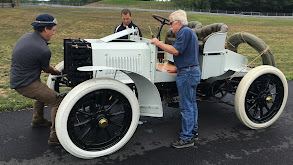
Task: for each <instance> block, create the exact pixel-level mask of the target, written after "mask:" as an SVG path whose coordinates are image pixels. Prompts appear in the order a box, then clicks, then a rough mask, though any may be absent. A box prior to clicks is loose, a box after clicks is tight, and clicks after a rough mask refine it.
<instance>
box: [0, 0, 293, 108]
mask: <svg viewBox="0 0 293 165" xmlns="http://www.w3.org/2000/svg"><path fill="white" fill-rule="evenodd" d="M109 1H110V0H109ZM103 2H104V1H103ZM123 2H124V1H123ZM130 5H131V4H130ZM129 8H130V7H129ZM43 13H49V14H52V15H53V16H54V17H56V18H57V19H58V22H59V24H58V27H57V32H56V35H55V36H54V37H53V38H52V41H50V42H51V44H50V49H51V51H52V58H51V63H52V65H56V64H58V63H59V62H60V61H62V60H63V50H62V47H63V39H64V38H82V39H86V38H87V39H89V38H102V37H105V36H107V35H110V34H112V33H113V31H114V28H115V27H116V26H117V25H118V24H120V23H121V18H120V10H99V9H81V8H53V7H17V8H12V9H3V8H2V9H0V18H1V21H0V35H1V40H0V68H1V69H0V112H3V111H11V110H19V109H24V108H29V107H31V106H32V103H33V100H31V99H27V98H25V97H23V96H20V95H19V94H17V93H16V92H15V91H14V90H11V89H9V73H10V64H11V53H12V50H13V48H14V46H15V44H16V42H17V41H18V39H19V38H20V37H21V36H22V35H23V34H24V33H30V32H32V31H33V30H32V27H31V26H30V23H31V22H32V21H34V19H35V18H36V17H37V16H38V15H39V14H43ZM132 13H133V22H134V23H135V24H137V25H138V26H139V27H140V29H141V31H142V34H143V36H144V37H145V38H151V35H150V34H149V30H148V26H150V27H151V28H152V29H153V33H154V34H156V32H155V30H154V29H157V27H158V26H159V25H160V23H159V22H158V21H155V20H154V19H153V18H152V14H159V15H162V16H165V17H168V16H169V14H170V13H168V12H161V13H160V12H155V13H153V12H141V11H133V12H132ZM188 20H189V21H200V22H201V23H202V24H203V25H204V26H206V25H209V24H212V23H217V22H222V23H225V24H227V25H228V27H229V32H228V36H231V35H232V34H234V33H236V32H241V31H245V32H248V33H251V34H254V35H256V36H258V37H259V38H261V39H262V40H263V41H265V42H266V43H267V44H268V45H269V46H270V48H271V50H272V51H273V52H274V55H275V60H276V65H277V67H278V68H279V69H280V70H281V71H282V72H283V73H284V74H285V75H286V77H287V79H288V80H292V79H293V70H292V68H293V67H292V66H293V56H292V55H291V52H293V47H292V45H293V20H277V19H261V18H243V17H231V16H213V15H198V14H188ZM168 28H169V27H167V26H165V27H164V29H163V32H162V36H161V37H162V39H163V40H164V36H165V33H166V31H167V30H168ZM239 49H240V50H239V51H240V54H242V55H245V56H246V57H248V59H249V60H250V61H251V60H252V59H254V58H255V57H256V56H257V54H258V53H257V52H256V51H255V50H254V49H252V48H251V47H249V46H247V45H245V44H241V45H240V48H239ZM255 64H256V65H260V64H261V60H260V59H259V60H257V61H256V63H255ZM47 76H48V75H47V74H42V81H43V82H46V79H47Z"/></svg>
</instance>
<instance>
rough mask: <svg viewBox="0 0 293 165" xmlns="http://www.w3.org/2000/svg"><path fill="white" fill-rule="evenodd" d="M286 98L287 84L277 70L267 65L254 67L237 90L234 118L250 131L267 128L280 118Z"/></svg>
mask: <svg viewBox="0 0 293 165" xmlns="http://www.w3.org/2000/svg"><path fill="white" fill-rule="evenodd" d="M287 97H288V84H287V80H286V78H285V76H284V74H283V73H282V72H281V71H280V70H279V69H277V68H275V67H273V66H268V65H263V66H259V67H256V68H254V69H252V70H251V71H249V72H248V73H247V74H246V75H245V76H244V77H243V79H242V80H241V82H240V84H239V86H238V88H237V91H236V95H235V110H236V114H237V117H238V118H239V119H240V121H241V122H242V123H243V124H245V125H246V126H247V127H249V128H252V129H260V128H265V127H268V126H270V125H271V124H273V123H274V122H275V121H276V120H277V119H278V118H279V116H280V115H281V113H282V111H283V109H284V107H285V105H286V102H287Z"/></svg>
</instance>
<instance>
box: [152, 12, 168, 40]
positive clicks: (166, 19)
mask: <svg viewBox="0 0 293 165" xmlns="http://www.w3.org/2000/svg"><path fill="white" fill-rule="evenodd" d="M153 18H154V19H156V20H157V21H159V22H161V24H162V25H161V27H160V29H159V32H158V35H157V37H156V38H158V39H159V38H160V34H161V31H162V28H163V26H164V25H170V20H169V19H168V18H165V17H163V16H160V15H157V14H153Z"/></svg>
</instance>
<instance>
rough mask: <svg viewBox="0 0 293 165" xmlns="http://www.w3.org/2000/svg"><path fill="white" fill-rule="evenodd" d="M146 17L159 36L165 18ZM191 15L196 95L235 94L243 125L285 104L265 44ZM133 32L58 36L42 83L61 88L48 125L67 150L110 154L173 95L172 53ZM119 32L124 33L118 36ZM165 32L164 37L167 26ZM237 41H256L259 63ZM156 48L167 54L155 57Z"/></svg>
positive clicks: (283, 84) (260, 123)
mask: <svg viewBox="0 0 293 165" xmlns="http://www.w3.org/2000/svg"><path fill="white" fill-rule="evenodd" d="M153 17H154V18H155V19H156V20H158V21H160V22H161V28H160V30H159V33H158V36H157V37H159V35H160V31H161V29H162V27H163V26H164V25H166V24H168V23H169V20H168V19H167V18H164V17H162V16H159V15H153ZM196 23H198V22H193V23H192V22H191V23H190V24H189V25H190V27H191V28H192V29H193V30H194V31H195V33H196V34H197V35H198V38H199V42H200V53H199V63H200V68H201V71H202V77H201V79H202V80H201V82H200V84H199V86H198V90H197V92H198V96H199V97H202V98H205V99H207V98H209V97H212V98H214V99H215V100H221V99H222V98H223V97H224V96H225V95H226V94H227V93H230V94H233V95H234V94H235V97H234V106H235V111H236V114H237V117H238V118H239V120H240V121H241V122H242V123H243V124H244V125H246V126H247V127H249V128H252V129H260V128H265V127H268V126H270V125H271V124H273V123H274V122H275V121H276V120H277V119H278V118H279V116H280V114H281V113H282V111H283V109H284V107H285V105H286V101H287V97H288V85H287V80H286V78H285V76H284V75H283V73H282V72H281V71H280V70H279V69H277V68H276V67H274V65H275V64H274V59H273V56H272V53H271V52H270V50H269V49H267V48H266V47H264V48H262V46H263V43H262V42H263V41H261V40H260V39H258V38H257V37H255V36H253V35H250V34H248V33H241V34H235V35H232V36H231V37H230V38H229V40H228V41H227V42H226V37H227V30H228V28H226V26H225V25H224V24H216V25H211V26H207V27H204V28H202V27H201V26H200V27H198V24H197V25H196V26H194V25H195V24H196ZM195 27H196V28H195ZM215 27H216V28H215ZM223 29H224V30H223ZM132 33H136V35H130V34H132ZM137 33H138V30H137V29H126V30H124V31H121V32H119V33H115V34H112V35H109V36H107V37H104V38H101V39H84V40H82V39H64V61H62V62H61V63H59V64H58V65H57V66H56V68H57V69H59V70H61V71H62V75H61V76H53V75H50V76H49V78H48V81H47V85H48V86H49V87H50V88H52V89H55V90H56V91H58V92H60V95H59V97H64V96H65V95H66V96H65V97H64V99H63V101H62V103H61V105H60V107H59V109H58V112H57V116H56V131H57V136H58V139H59V141H60V143H61V144H62V146H63V147H64V148H65V149H66V150H67V151H68V152H69V153H71V154H72V155H74V156H77V157H79V158H84V159H91V158H96V157H100V156H104V155H108V154H111V153H113V152H115V151H117V150H119V149H120V148H121V147H122V146H124V145H125V144H126V143H127V142H128V141H129V139H130V138H131V137H132V135H133V134H134V132H135V130H136V127H137V125H138V121H139V117H140V116H151V117H162V116H163V108H162V101H164V102H166V103H167V104H168V105H169V106H174V105H176V103H178V92H177V88H176V82H175V81H176V74H170V73H168V72H167V71H166V70H167V69H168V68H174V67H175V66H174V65H172V55H170V54H168V53H165V52H164V51H162V50H160V49H158V47H156V46H155V45H153V44H150V41H151V40H150V39H146V38H141V37H139V35H138V34H137ZM124 35H128V36H129V38H128V39H127V40H119V39H118V38H120V37H121V36H124ZM239 36H241V37H239ZM167 37H168V38H167ZM167 37H166V42H169V43H171V42H172V34H171V33H170V32H168V33H167ZM239 38H240V39H239ZM173 39H174V36H173ZM244 41H245V42H247V43H248V44H250V45H251V46H253V47H255V48H256V49H262V50H258V51H259V52H260V53H262V54H260V55H261V56H262V59H263V64H265V65H261V66H257V67H251V66H249V67H248V66H247V65H248V60H247V58H246V57H244V56H242V55H240V54H238V53H237V46H238V45H239V44H240V43H242V42H244ZM259 44H260V45H262V46H259ZM229 45H230V46H229ZM226 47H228V48H229V47H230V48H229V49H227V48H226ZM160 54H165V55H166V58H167V59H168V62H166V63H159V62H158V59H157V58H158V56H159V55H160Z"/></svg>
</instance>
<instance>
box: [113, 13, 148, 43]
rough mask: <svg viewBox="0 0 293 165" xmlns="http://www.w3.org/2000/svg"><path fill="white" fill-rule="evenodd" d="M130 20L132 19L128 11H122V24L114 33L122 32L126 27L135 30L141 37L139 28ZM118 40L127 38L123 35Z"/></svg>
mask: <svg viewBox="0 0 293 165" xmlns="http://www.w3.org/2000/svg"><path fill="white" fill-rule="evenodd" d="M131 18H132V16H131V12H130V10H129V9H123V10H122V11H121V19H122V23H121V24H120V25H118V26H116V28H115V31H114V33H117V32H120V31H122V30H125V29H126V27H128V28H131V29H135V28H137V29H138V32H139V36H140V37H142V34H141V31H140V29H139V27H138V26H136V25H135V24H134V23H132V21H131ZM131 35H134V34H131ZM119 39H128V36H127V35H125V36H123V37H120V38H119Z"/></svg>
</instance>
